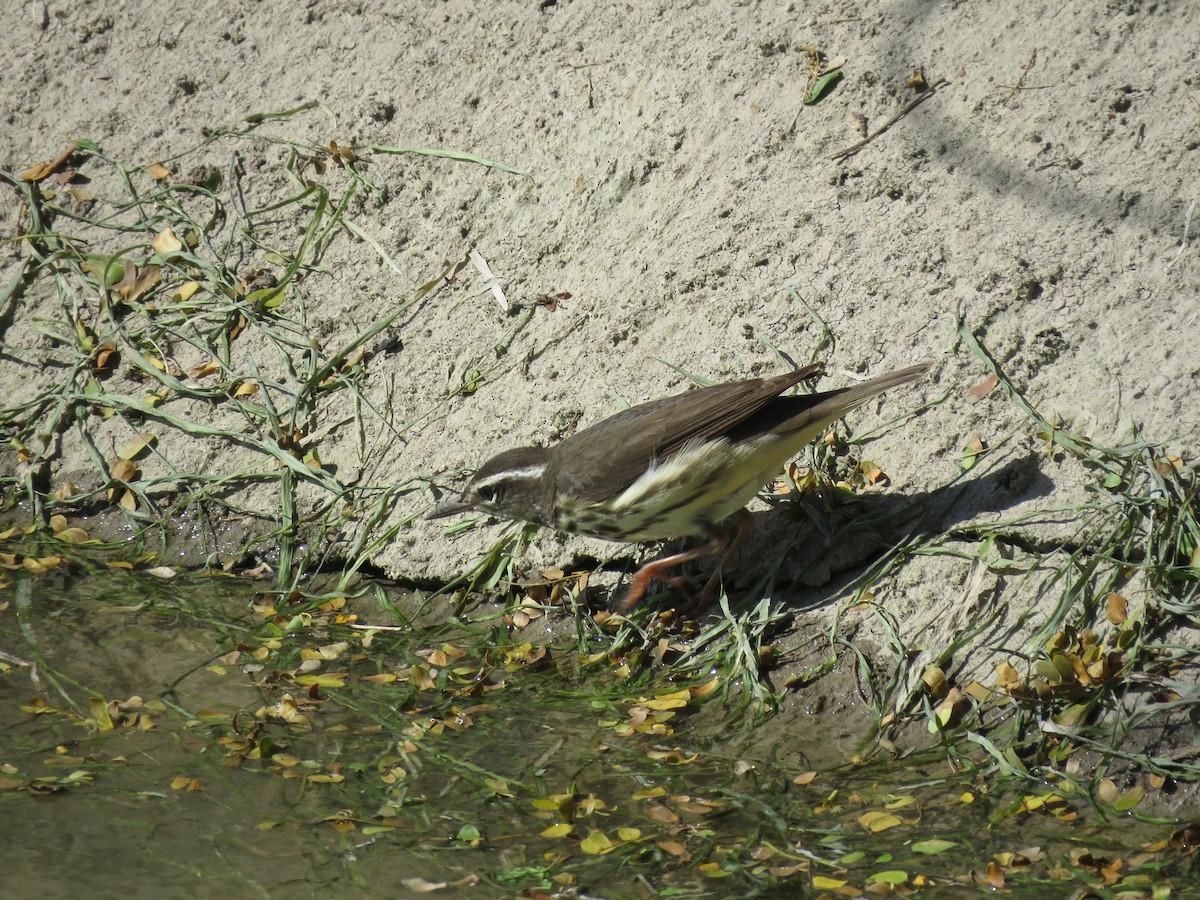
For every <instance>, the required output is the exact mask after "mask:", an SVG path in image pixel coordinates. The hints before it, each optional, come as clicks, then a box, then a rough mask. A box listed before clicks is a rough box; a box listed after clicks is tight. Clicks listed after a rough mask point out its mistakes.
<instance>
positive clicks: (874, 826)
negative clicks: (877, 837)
mask: <svg viewBox="0 0 1200 900" xmlns="http://www.w3.org/2000/svg"><path fill="white" fill-rule="evenodd" d="M858 824H859V825H861V826H862V827H863V828H865V829H867V831H871V832H878V831H886V830H887V829H889V828H895V827H896V826H897V825H901V824H903V823H902V822H901V820H900V817H899V816H894V815H892V814H891V813H889V812H884V811H883V810H880V809H873V810H869V811H867V812H865V813H863V814H862V815H861V816H859V817H858Z"/></svg>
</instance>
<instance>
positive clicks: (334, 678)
mask: <svg viewBox="0 0 1200 900" xmlns="http://www.w3.org/2000/svg"><path fill="white" fill-rule="evenodd" d="M296 684H302V685H304V686H305V687H309V686H311V685H316V686H317V687H327V688H340V687H345V686H346V675H345V673H337V674H334V673H332V672H331V673H329V674H328V675H301V676H300V677H299V678H297V679H296Z"/></svg>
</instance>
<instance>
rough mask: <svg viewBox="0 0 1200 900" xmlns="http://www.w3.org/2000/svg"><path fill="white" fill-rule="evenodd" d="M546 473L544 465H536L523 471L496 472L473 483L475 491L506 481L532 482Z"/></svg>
mask: <svg viewBox="0 0 1200 900" xmlns="http://www.w3.org/2000/svg"><path fill="white" fill-rule="evenodd" d="M545 471H546V464H545V463H537V464H536V465H532V466H526V467H525V468H523V469H509V470H507V471H504V472H497V473H496V474H495V475H491V476H489V477H487V478H484V479H483V480H482V481H477V482H475V489H476V490H478V489H479V488H486V487H491V486H492V485H494V484H501V483H503V482H506V481H519V480H521V479H522V478H527V479H529V480H530V481H532V480H533V479H535V478H541V477H542V473H543V472H545Z"/></svg>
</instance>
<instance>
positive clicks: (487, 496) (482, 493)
mask: <svg viewBox="0 0 1200 900" xmlns="http://www.w3.org/2000/svg"><path fill="white" fill-rule="evenodd" d="M479 499H480V500H482V501H483V502H484V503H495V502H496V489H495V488H493V487H485V488H480V489H479Z"/></svg>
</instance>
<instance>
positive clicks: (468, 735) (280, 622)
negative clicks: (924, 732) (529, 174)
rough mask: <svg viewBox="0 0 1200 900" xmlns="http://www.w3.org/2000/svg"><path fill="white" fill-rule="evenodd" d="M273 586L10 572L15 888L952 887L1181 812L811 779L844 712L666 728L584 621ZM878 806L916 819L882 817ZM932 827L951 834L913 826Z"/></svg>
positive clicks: (689, 890) (142, 892)
mask: <svg viewBox="0 0 1200 900" xmlns="http://www.w3.org/2000/svg"><path fill="white" fill-rule="evenodd" d="M262 587H263V586H262V584H260V583H255V582H244V581H243V582H236V581H230V580H227V579H205V580H200V581H196V582H192V583H189V584H181V583H175V582H161V581H157V580H138V579H131V578H128V577H113V578H106V579H101V578H89V579H79V580H68V581H62V582H60V583H58V584H56V585H52V584H51V583H50V582H49V581H47V580H41V581H39V580H36V579H35V580H26V581H24V582H23V584H21V585H20V586H19V588H18V589H17V590H14V589H12V588H9V589H6V590H4V592H3V593H2V594H0V604H3V609H2V610H0V649H2V650H3V651H4V652H5V654H7V658H8V660H9V661H8V662H7V663H6V664H5V665H3V666H0V669H2V677H0V804H2V805H3V809H2V814H0V847H2V848H3V851H2V855H3V871H4V884H3V896H6V897H7V896H13V897H19V896H20V897H24V896H39V897H68V896H72V895H74V894H76V893H77V892H79V891H86V892H87V893H88V895H89V896H91V897H98V898H103V897H121V898H137V897H143V896H145V897H156V898H160V897H167V898H170V897H176V896H178V897H181V898H182V897H188V898H193V897H210V896H211V897H218V896H219V897H253V896H263V897H342V896H345V897H361V896H379V897H396V896H410V895H414V894H415V893H417V892H418V891H421V890H425V889H430V888H433V887H434V886H436V885H442V886H443V887H441V888H440V893H441V894H442V895H455V894H456V893H457V892H458V891H459V890H464V891H465V890H469V891H470V892H471V894H472V895H474V896H512V895H514V894H516V893H518V892H520V891H521V890H524V889H530V888H537V889H540V890H543V891H545V892H548V893H553V892H555V891H558V890H562V889H566V888H569V887H576V888H581V889H584V890H586V891H591V892H593V893H595V894H597V895H600V896H649V895H651V894H655V893H657V892H660V891H663V890H668V889H670V890H678V891H682V892H683V893H685V894H687V895H689V896H713V897H720V896H729V895H730V894H731V892H732V893H733V894H739V895H751V894H753V893H755V892H759V893H763V894H775V893H777V892H779V893H780V895H786V894H788V893H789V892H793V891H797V890H801V889H812V885H813V883H814V882H813V881H812V879H813V878H814V877H816V876H822V877H826V878H834V879H837V880H846V881H847V882H848V883H849V884H850V885H852V886H853V885H860V886H861V885H864V884H868V883H870V880H871V879H872V878H874V879H876V880H879V879H880V878H881V877H885V878H890V879H892V880H893V881H894V880H895V879H897V878H899V877H900V875H903V879H904V880H903V881H902V882H901V883H903V884H906V885H907V887H909V888H913V887H931V886H933V885H940V887H938V888H936V890H940V891H947V890H950V891H953V890H956V889H957V888H956V887H955V885H957V886H958V887H963V885H965V884H968V883H970V882H971V881H972V879H979V878H982V877H984V875H985V874H986V870H987V866H988V863H989V861H991V860H993V859H994V854H997V853H1000V854H1003V853H1006V852H1013V851H1017V850H1022V849H1027V848H1030V847H1033V846H1040V847H1042V848H1048V847H1051V846H1057V847H1058V848H1059V855H1058V856H1057V857H1055V860H1058V861H1061V859H1062V857H1063V855H1064V854H1069V852H1070V848H1071V847H1072V846H1075V847H1078V848H1080V849H1081V850H1082V849H1083V848H1088V849H1090V850H1091V851H1092V853H1093V855H1094V856H1096V857H1100V856H1103V854H1105V853H1109V854H1117V853H1120V852H1128V851H1130V850H1131V848H1132V847H1133V846H1134V844H1132V843H1131V841H1132V840H1133V837H1132V835H1134V834H1137V842H1138V843H1140V842H1141V841H1143V840H1151V839H1153V838H1154V837H1155V836H1164V835H1165V834H1168V833H1169V831H1170V830H1169V829H1166V830H1164V829H1161V828H1160V829H1158V831H1157V832H1155V831H1154V829H1146V830H1145V831H1144V832H1141V831H1139V832H1134V831H1132V830H1131V828H1132V825H1133V823H1130V822H1128V821H1126V822H1124V823H1122V825H1121V826H1120V827H1119V828H1117V827H1114V826H1113V825H1108V826H1105V824H1104V823H1102V822H1098V821H1090V822H1088V823H1087V824H1085V823H1084V822H1083V821H1082V820H1079V819H1078V818H1068V819H1065V820H1064V819H1063V818H1062V817H1061V816H1060V815H1058V814H1053V813H1051V814H1046V813H1042V814H1025V813H1021V814H1019V815H1018V814H1009V813H1006V812H1005V808H1006V805H1007V804H1011V803H1012V802H1013V798H1012V797H1007V798H1003V799H1002V798H1000V797H997V796H989V795H988V791H987V787H988V785H987V784H986V782H985V783H982V784H980V783H979V782H976V783H975V784H971V783H969V779H967V778H966V777H965V776H964V778H963V779H959V780H947V778H946V777H945V767H944V765H942V766H937V765H933V766H930V765H929V764H928V763H926V764H925V765H924V767H923V768H922V767H917V766H916V765H909V766H907V767H906V766H904V765H892V766H879V767H863V768H861V769H853V768H847V767H842V768H841V769H839V770H838V771H836V772H832V771H827V772H819V773H817V774H816V775H815V776H813V777H812V779H811V781H810V782H808V783H804V784H797V783H795V781H794V779H795V778H796V776H798V775H800V774H801V773H800V770H799V768H798V767H797V766H796V765H795V763H794V761H795V760H798V759H803V758H804V757H805V756H811V757H812V758H818V759H819V758H824V757H825V756H827V755H828V754H827V753H826V752H824V751H825V750H827V748H823V747H822V742H823V740H824V738H823V736H822V735H819V734H813V733H811V732H806V731H805V730H804V729H803V728H791V727H789V728H788V730H787V731H779V732H776V735H777V738H778V739H777V740H774V741H773V740H772V739H767V740H764V738H763V736H764V734H767V733H770V732H769V729H770V727H771V726H770V724H769V722H768V723H767V724H763V723H759V725H758V727H757V728H756V729H755V728H751V727H750V726H751V724H752V723H748V722H747V721H746V720H745V719H744V718H739V719H734V718H730V719H728V720H726V719H724V718H723V715H724V712H723V710H722V707H721V705H720V704H718V703H709V704H705V705H701V706H699V707H695V706H693V707H690V708H687V709H680V710H679V715H678V716H677V717H672V718H665V719H664V726H663V728H662V729H661V733H658V734H656V733H654V729H652V728H648V727H647V726H646V723H645V722H643V721H641V720H639V719H638V716H639V715H642V714H641V713H637V712H631V709H632V710H637V709H645V708H648V709H649V710H650V712H649V714H650V715H651V716H653V715H655V714H656V710H655V709H654V706H655V704H654V703H653V702H650V703H648V704H647V706H645V707H639V706H637V705H636V704H635V702H634V700H633V699H631V698H630V696H629V695H630V694H631V691H630V688H629V686H628V684H627V683H626V682H623V681H622V679H621V677H619V675H618V674H617V673H615V672H614V670H613V669H612V667H610V666H609V665H608V663H607V661H606V662H604V663H602V664H600V665H599V666H593V667H591V668H588V667H587V666H585V665H583V664H582V663H581V661H580V658H579V654H578V653H577V652H576V649H577V648H570V647H568V648H559V649H554V648H552V649H551V652H550V653H549V654H547V655H546V656H544V657H543V656H539V655H538V653H539V651H538V650H537V649H536V648H527V647H525V646H523V645H521V644H518V643H516V642H514V641H510V640H509V639H508V632H507V631H506V630H505V629H503V628H502V627H497V625H496V622H495V621H494V620H493V621H492V622H491V624H490V625H479V624H476V625H474V626H470V627H467V626H464V625H460V624H454V623H448V624H446V625H422V626H418V625H413V624H408V625H403V626H401V627H399V628H397V630H395V631H384V632H379V633H376V634H373V635H372V637H371V638H370V639H364V637H363V636H364V634H365V633H366V632H364V631H363V630H362V629H361V628H358V629H356V628H354V627H353V626H355V625H361V624H363V622H362V620H363V619H366V618H369V619H370V620H371V622H373V623H376V624H384V623H390V624H391V625H393V626H395V625H396V624H397V621H398V620H397V618H396V617H395V616H390V617H389V616H388V615H387V614H386V613H385V611H384V610H383V609H381V608H379V607H378V606H374V605H372V604H371V603H369V602H368V603H366V604H360V606H359V609H360V612H362V615H360V618H359V620H358V621H354V620H353V619H352V618H351V614H348V613H347V609H348V608H341V607H337V606H336V605H335V606H334V607H332V608H318V607H315V606H313V605H312V604H309V605H304V604H301V603H298V602H296V601H295V598H293V601H294V603H295V605H294V608H293V609H291V610H288V609H286V608H285V606H286V604H285V603H283V602H279V601H280V598H273V597H272V596H271V595H264V594H263V593H262ZM273 603H275V604H277V605H278V606H279V607H281V609H280V610H275V609H273V608H272V604H273ZM443 648H449V651H448V652H449V655H446V653H445V652H444V651H443ZM439 654H441V655H439ZM456 654H461V655H456ZM306 676H307V677H308V678H309V680H308V681H307V682H306V681H305V680H304V679H305V677H306ZM314 677H320V678H324V679H326V680H325V681H324V682H319V683H313V682H312V678H314ZM424 678H428V682H426V683H423V682H422V679H424ZM671 689H672V685H669V684H668V685H664V686H663V690H664V691H670V690H671ZM654 696H657V697H660V698H661V697H667V696H669V695H668V694H667V693H663V694H655V695H654ZM138 698H140V699H138ZM641 699H642V700H643V701H645V700H646V699H647V698H645V697H643V698H641ZM660 705H662V706H663V708H664V709H667V708H669V707H670V702H669V701H666V700H664V701H662V704H660ZM659 712H661V710H660V711H659ZM664 715H665V713H664ZM775 721H776V724H777V725H780V724H782V723H784V722H785V719H784V718H780V719H778V720H775ZM635 722H638V723H640V724H638V727H637V728H635V727H633V725H632V724H631V723H635ZM639 729H641V730H639ZM763 729H767V730H765V731H764V730H763ZM806 742H807V743H806ZM764 748H767V749H764ZM801 780H803V779H801ZM972 792H974V796H973V798H972V799H971V802H969V803H968V802H965V801H964V793H972ZM1068 806H1069V804H1068ZM876 812H878V813H880V814H890V815H894V816H895V817H896V819H897V822H896V824H895V825H894V826H888V827H887V828H884V829H881V830H880V831H879V832H878V833H873V832H872V831H871V830H870V828H869V827H868V826H865V825H864V824H863V822H864V821H865V820H864V819H863V816H864V815H871V814H874V813H876ZM1060 812H1061V810H1060ZM553 826H559V828H560V829H562V828H569V829H570V833H569V834H568V833H546V832H545V829H547V828H551V827H553ZM930 839H937V840H946V841H950V842H952V843H953V844H954V849H953V850H952V851H950V852H948V853H947V852H941V853H935V854H932V855H930V854H924V855H923V854H921V853H916V852H914V851H913V850H912V848H911V845H912V844H913V843H914V842H919V841H927V840H930ZM606 842H607V843H606ZM1154 863H1155V866H1156V867H1160V864H1166V865H1182V863H1181V861H1180V860H1166V861H1163V860H1159V859H1155V860H1154ZM1038 865H1039V863H1037V861H1036V860H1035V861H1034V863H1032V864H1031V865H1030V866H1021V865H1019V864H1017V865H1013V866H1012V867H1011V874H1010V879H1009V883H1008V889H1009V890H1014V889H1015V894H1016V895H1017V896H1038V895H1039V891H1044V890H1045V885H1046V884H1047V883H1055V884H1061V883H1063V879H1064V878H1066V876H1064V875H1062V873H1061V872H1060V873H1059V875H1058V876H1056V878H1050V876H1048V875H1046V874H1045V871H1048V870H1049V868H1050V863H1049V862H1046V863H1040V865H1041V868H1040V869H1038V868H1037V866H1038ZM1056 865H1057V863H1056ZM1090 865H1091V861H1090V860H1089V859H1084V860H1083V862H1081V863H1079V864H1078V865H1077V866H1076V871H1077V873H1078V876H1077V877H1078V879H1079V880H1081V881H1088V882H1089V883H1091V880H1094V879H1093V878H1092V876H1091V875H1090V873H1091V871H1092V870H1091V869H1089V866H1090ZM1059 868H1060V869H1061V868H1062V867H1061V866H1059ZM1094 868H1095V870H1096V871H1097V872H1098V871H1099V869H1100V867H1099V866H1098V865H1097V866H1096V867H1094ZM1184 868H1186V866H1185V867H1184ZM1035 869H1036V871H1037V874H1036V876H1035V875H1033V874H1031V873H1033V872H1034V871H1035ZM1064 871H1066V870H1064ZM1130 871H1132V870H1131V869H1130V868H1129V867H1126V868H1125V869H1124V870H1123V872H1122V875H1126V874H1128V873H1129V872H1130ZM897 873H900V875H898V874H897ZM1068 874H1069V872H1068ZM1022 875H1024V876H1025V881H1024V882H1023V881H1022V880H1021V876H1022ZM1095 877H1099V876H1098V875H1097V876H1095ZM556 878H557V879H558V880H555V879H556ZM462 879H466V882H460V880H462ZM475 879H479V883H477V884H471V885H470V886H468V884H467V882H473V881H474V880H475ZM1056 879H1057V880H1056ZM1067 880H1073V879H1067ZM922 882H924V883H922ZM951 895H952V894H951ZM1043 895H1044V894H1043Z"/></svg>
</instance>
